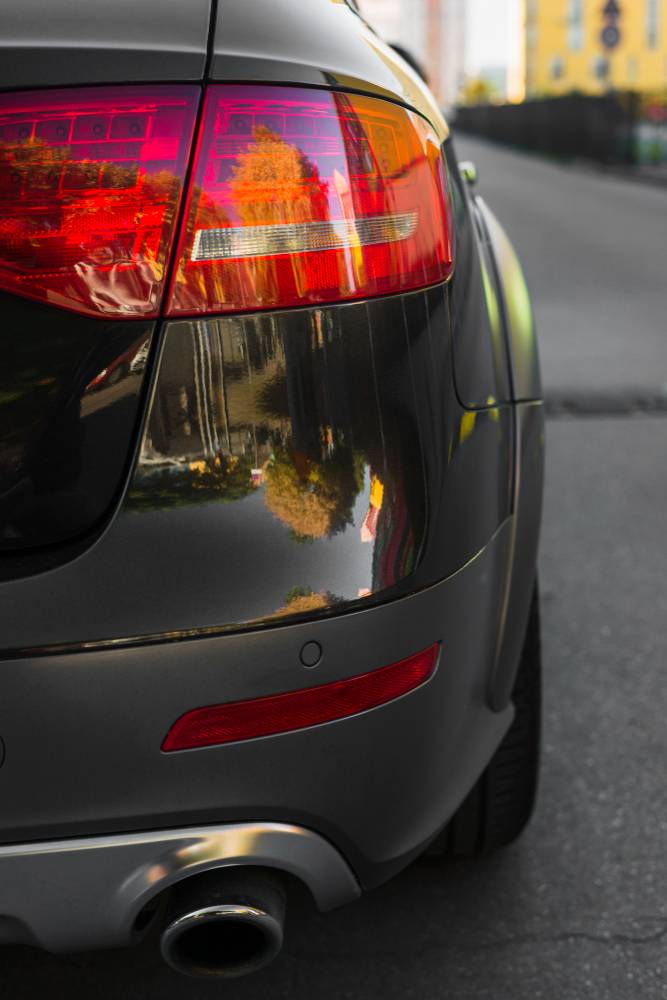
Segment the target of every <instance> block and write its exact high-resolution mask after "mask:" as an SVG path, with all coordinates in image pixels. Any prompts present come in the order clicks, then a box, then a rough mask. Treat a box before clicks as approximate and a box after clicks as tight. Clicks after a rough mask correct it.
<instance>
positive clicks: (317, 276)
mask: <svg viewBox="0 0 667 1000" xmlns="http://www.w3.org/2000/svg"><path fill="white" fill-rule="evenodd" d="M198 100H199V88H197V87H179V86H160V87H114V88H109V87H101V88H88V89H81V90H60V91H48V92H43V93H35V92H32V93H24V94H4V95H0V288H1V289H4V290H6V291H10V292H14V293H16V294H19V295H23V296H27V297H29V298H34V299H38V300H40V301H44V302H49V303H51V304H53V305H58V306H62V307H65V308H68V309H73V310H76V311H78V312H83V313H88V314H91V315H103V316H115V317H124V318H131V317H137V316H156V315H158V314H159V312H160V308H161V305H162V299H163V297H164V283H165V274H166V271H167V267H168V264H169V258H170V254H171V251H172V244H173V241H174V238H175V235H176V224H177V220H178V214H179V205H180V201H181V195H182V189H183V183H184V177H185V174H186V169H187V164H188V159H189V156H190V150H191V148H192V138H193V129H194V122H195V116H196V111H197V105H198ZM175 256H176V267H175V271H174V277H173V281H172V286H171V290H170V294H169V299H168V301H167V303H166V312H167V313H168V314H169V315H173V316H175V315H200V314H204V313H224V312H233V311H247V310H256V309H269V308H276V307H285V306H298V305H309V304H316V303H324V302H338V301H344V300H347V299H358V298H366V297H370V296H375V295H386V294H390V293H395V292H403V291H408V290H411V289H415V288H420V287H424V286H426V285H429V284H435V283H437V282H439V281H443V280H445V279H446V278H448V277H449V275H450V274H451V271H452V262H453V254H452V222H451V210H450V204H449V197H448V191H447V179H446V173H445V170H444V166H443V160H442V157H441V153H440V148H439V144H438V140H437V137H436V135H435V133H434V131H433V130H432V128H431V127H430V126H429V125H428V124H427V122H425V121H424V120H423V119H422V118H420V117H419V116H418V115H416V114H413V113H412V112H410V111H407V110H406V109H404V108H402V107H399V106H398V105H395V104H392V103H390V102H388V101H382V100H378V99H376V98H371V97H360V96H356V95H348V94H341V93H333V92H329V91H320V90H306V89H297V88H292V87H264V86H213V87H210V88H208V91H207V94H206V98H205V108H204V114H203V119H202V124H201V129H200V132H199V135H198V138H197V147H196V152H195V158H194V164H193V168H192V176H191V179H190V183H189V187H188V195H187V206H186V212H185V223H184V226H183V230H182V232H181V234H180V239H179V241H178V248H177V252H176V255H175Z"/></svg>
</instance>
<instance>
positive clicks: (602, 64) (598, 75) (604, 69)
mask: <svg viewBox="0 0 667 1000" xmlns="http://www.w3.org/2000/svg"><path fill="white" fill-rule="evenodd" d="M591 68H592V70H593V76H594V77H595V79H596V80H608V79H609V60H608V59H606V58H605V57H604V56H598V57H597V58H595V59H594V60H593V63H592V67H591Z"/></svg>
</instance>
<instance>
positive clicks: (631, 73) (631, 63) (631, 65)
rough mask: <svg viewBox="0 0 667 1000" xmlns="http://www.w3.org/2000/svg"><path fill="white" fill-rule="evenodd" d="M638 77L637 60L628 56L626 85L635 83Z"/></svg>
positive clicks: (635, 57)
mask: <svg viewBox="0 0 667 1000" xmlns="http://www.w3.org/2000/svg"><path fill="white" fill-rule="evenodd" d="M638 77H639V59H638V58H637V56H628V83H636V82H637V79H638Z"/></svg>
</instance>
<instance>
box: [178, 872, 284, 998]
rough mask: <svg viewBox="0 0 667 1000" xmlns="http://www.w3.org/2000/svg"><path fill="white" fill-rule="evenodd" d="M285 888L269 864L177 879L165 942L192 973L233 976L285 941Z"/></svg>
mask: <svg viewBox="0 0 667 1000" xmlns="http://www.w3.org/2000/svg"><path fill="white" fill-rule="evenodd" d="M284 920H285V888H284V885H283V882H282V880H281V879H280V877H279V876H278V875H277V874H275V873H273V872H268V871H264V870H261V871H260V870H253V869H247V868H246V869H244V868H219V869H217V870H214V871H210V872H206V873H204V874H203V875H195V876H192V877H191V878H188V879H186V880H185V881H184V882H181V883H180V884H179V885H177V886H176V887H175V888H174V890H173V894H172V897H171V900H170V903H169V907H168V910H167V918H166V925H165V929H164V931H163V932H162V938H161V942H160V948H161V951H162V957H163V958H164V960H165V961H166V962H167V964H168V965H170V966H171V967H172V969H176V971H177V972H182V973H184V974H185V975H187V976H200V977H204V978H222V979H231V978H233V977H235V976H245V975H247V974H248V973H249V972H256V971H257V970H258V969H261V968H263V967H264V966H265V965H268V964H269V962H271V961H273V959H274V958H275V957H276V955H278V953H279V952H280V949H281V947H282V943H283V925H284Z"/></svg>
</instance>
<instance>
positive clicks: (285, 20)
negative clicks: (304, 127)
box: [210, 0, 449, 142]
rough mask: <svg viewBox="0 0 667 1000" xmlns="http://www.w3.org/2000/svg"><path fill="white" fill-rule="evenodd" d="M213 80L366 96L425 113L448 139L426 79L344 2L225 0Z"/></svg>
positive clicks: (216, 38) (215, 43) (216, 40)
mask: <svg viewBox="0 0 667 1000" xmlns="http://www.w3.org/2000/svg"><path fill="white" fill-rule="evenodd" d="M210 76H211V79H212V80H218V81H224V80H234V81H244V82H247V83H250V82H255V81H258V82H259V81H261V82H271V83H294V84H306V85H313V86H321V87H338V88H340V89H343V90H360V91H362V92H363V93H366V94H372V95H375V96H377V97H387V98H389V99H391V100H395V101H399V102H400V103H402V104H406V105H408V107H411V108H412V109H413V110H415V111H418V112H419V113H420V114H422V115H424V117H425V118H428V119H429V121H430V122H431V124H432V125H433V126H434V128H436V129H437V130H438V133H439V136H440V139H441V141H443V142H444V140H445V139H446V138H447V136H448V135H449V129H448V127H447V124H446V123H445V120H444V118H443V117H442V112H441V111H440V109H439V107H438V104H437V102H436V101H435V99H434V98H433V95H432V94H431V92H430V91H429V89H428V87H427V86H426V84H425V83H424V81H423V80H422V79H421V78H420V77H419V76H418V74H417V73H415V71H414V70H413V69H412V67H410V66H409V65H408V64H407V63H406V62H405V61H404V60H403V59H401V57H400V56H399V55H398V54H397V53H396V52H395V51H394V50H393V49H392V48H391V46H389V45H387V44H385V42H383V41H382V40H381V39H380V38H378V36H377V35H376V34H375V32H373V31H371V29H370V28H369V27H368V25H367V24H366V23H365V22H364V21H363V20H362V19H361V18H360V17H359V16H358V14H356V13H355V12H354V11H353V10H352V8H351V7H349V6H348V5H347V3H346V2H345V0H307V2H306V3H302V2H297V0H252V2H251V3H249V2H248V0H224V3H221V4H220V5H219V10H218V17H217V24H216V30H215V35H214V39H213V52H212V60H211V69H210Z"/></svg>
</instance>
